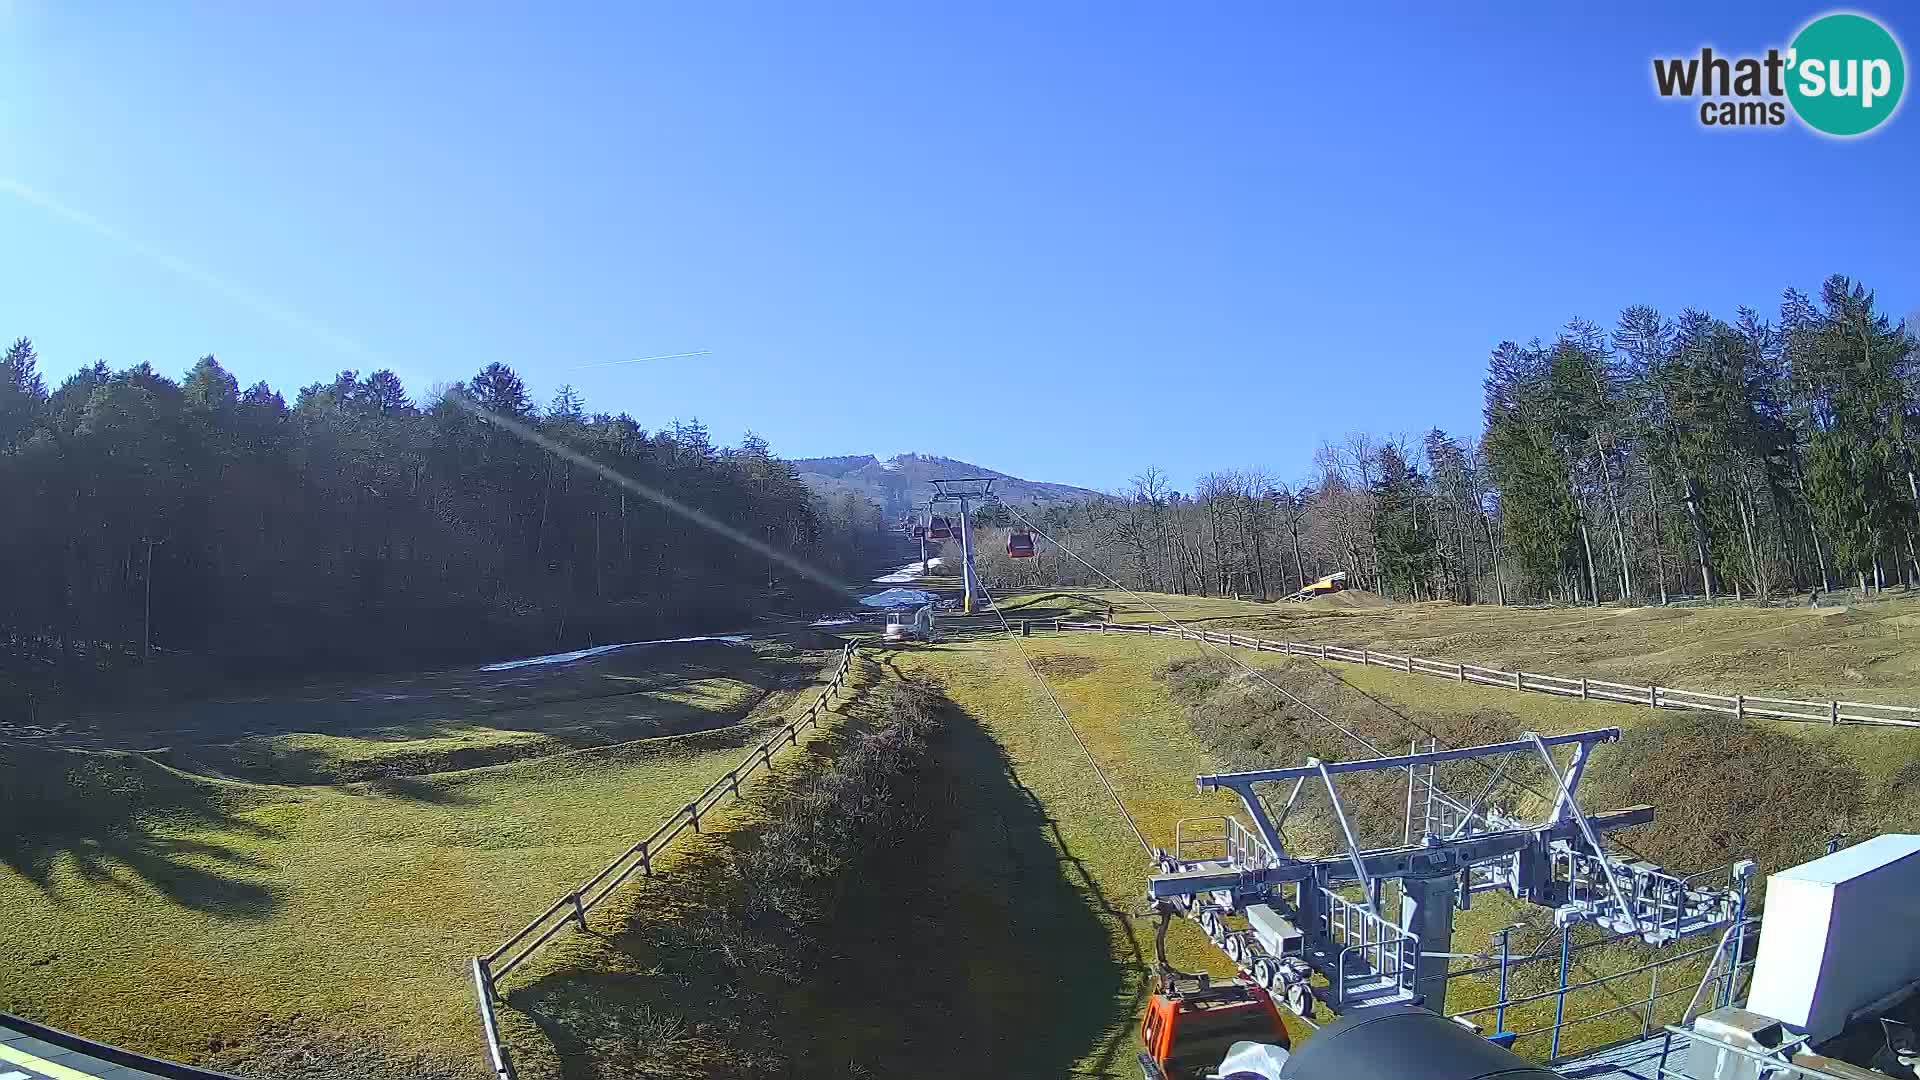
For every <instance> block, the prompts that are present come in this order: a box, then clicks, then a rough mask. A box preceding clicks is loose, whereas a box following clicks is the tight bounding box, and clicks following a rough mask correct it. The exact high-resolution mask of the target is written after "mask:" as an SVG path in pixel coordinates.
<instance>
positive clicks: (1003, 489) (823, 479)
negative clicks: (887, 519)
mask: <svg viewBox="0 0 1920 1080" xmlns="http://www.w3.org/2000/svg"><path fill="white" fill-rule="evenodd" d="M793 467H794V468H796V469H798V470H799V471H800V479H801V480H803V481H805V482H806V485H807V487H808V488H810V489H812V490H813V491H814V492H816V493H818V494H820V495H823V496H829V497H831V496H835V495H839V494H841V493H842V492H849V491H850V492H853V493H854V494H856V495H860V496H863V497H865V498H868V499H872V500H873V501H874V502H876V503H879V504H880V509H881V510H882V511H883V512H885V513H886V514H889V515H893V514H898V513H902V512H904V511H905V510H907V509H908V508H909V507H911V506H914V505H915V504H919V503H925V502H926V500H927V496H928V495H930V494H932V492H933V485H932V484H931V483H930V482H929V481H931V480H933V479H934V478H936V477H938V478H943V479H951V478H957V477H962V476H991V477H993V478H994V479H995V481H996V483H995V484H994V485H993V489H994V491H995V492H996V493H997V494H998V495H999V496H1000V497H1001V498H1002V499H1005V500H1006V501H1008V502H1012V503H1019V504H1021V505H1023V506H1038V505H1044V504H1046V503H1054V502H1067V501H1069V500H1073V499H1085V498H1088V497H1091V496H1097V495H1099V494H1100V493H1099V492H1097V491H1090V490H1088V489H1086V488H1077V487H1071V486H1069V485H1067V484H1046V483H1041V482H1039V481H1037V480H1022V479H1020V478H1019V477H1017V476H1008V475H1007V474H1006V473H1003V472H998V471H996V470H993V469H989V468H987V467H985V466H983V465H974V464H971V463H969V462H965V461H955V460H954V459H952V458H943V457H933V456H931V455H927V454H901V455H899V456H898V457H895V458H893V459H891V460H889V461H881V460H880V459H879V458H877V457H874V456H873V455H872V454H855V455H847V456H844V457H821V458H800V459H798V460H796V461H795V462H794V463H793Z"/></svg>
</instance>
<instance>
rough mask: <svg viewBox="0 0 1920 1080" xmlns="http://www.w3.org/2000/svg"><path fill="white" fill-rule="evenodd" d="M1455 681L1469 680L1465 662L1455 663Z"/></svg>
mask: <svg viewBox="0 0 1920 1080" xmlns="http://www.w3.org/2000/svg"><path fill="white" fill-rule="evenodd" d="M1453 681H1454V682H1466V681H1467V665H1465V664H1455V665H1453Z"/></svg>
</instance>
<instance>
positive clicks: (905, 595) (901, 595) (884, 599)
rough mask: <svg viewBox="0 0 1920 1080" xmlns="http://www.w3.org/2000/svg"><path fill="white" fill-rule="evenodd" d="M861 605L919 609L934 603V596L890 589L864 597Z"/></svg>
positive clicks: (918, 591) (913, 590)
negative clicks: (921, 606) (922, 605)
mask: <svg viewBox="0 0 1920 1080" xmlns="http://www.w3.org/2000/svg"><path fill="white" fill-rule="evenodd" d="M860 603H861V604H862V605H864V606H866V607H871V608H906V607H919V606H920V605H921V604H931V603H933V594H932V593H930V592H924V591H922V590H920V589H888V590H887V591H885V592H877V593H874V594H873V595H872V596H868V597H863V598H862V599H861V600H860Z"/></svg>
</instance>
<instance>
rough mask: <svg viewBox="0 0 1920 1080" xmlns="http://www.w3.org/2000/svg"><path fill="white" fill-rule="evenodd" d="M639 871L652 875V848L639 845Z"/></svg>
mask: <svg viewBox="0 0 1920 1080" xmlns="http://www.w3.org/2000/svg"><path fill="white" fill-rule="evenodd" d="M640 872H641V873H642V874H645V875H646V876H647V877H652V876H653V849H652V848H650V847H648V846H646V845H645V844H642V845H640Z"/></svg>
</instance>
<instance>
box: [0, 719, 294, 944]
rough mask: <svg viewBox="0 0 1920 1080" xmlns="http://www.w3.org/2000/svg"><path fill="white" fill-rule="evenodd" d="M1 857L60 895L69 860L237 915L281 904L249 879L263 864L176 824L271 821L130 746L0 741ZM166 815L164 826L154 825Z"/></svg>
mask: <svg viewBox="0 0 1920 1080" xmlns="http://www.w3.org/2000/svg"><path fill="white" fill-rule="evenodd" d="M0 820H4V821H5V822H7V828H6V829H5V830H4V831H0V865H4V866H5V867H6V868H7V869H8V870H11V871H12V872H13V873H15V874H18V875H19V876H20V877H22V878H24V879H26V880H27V881H30V882H32V883H33V884H34V885H35V886H36V887H37V888H38V889H39V890H40V891H41V892H42V893H43V894H44V895H45V896H46V897H47V898H48V899H49V900H51V901H52V902H54V903H60V902H62V896H61V893H60V890H59V887H58V883H57V882H56V880H55V877H56V873H57V871H58V870H59V869H60V867H61V866H62V864H63V863H64V864H66V865H67V866H68V867H70V869H71V870H72V872H73V873H75V874H77V875H78V876H79V877H80V878H81V880H83V881H85V882H87V883H88V884H90V885H98V886H110V887H113V888H119V889H123V890H129V891H130V890H133V889H135V888H137V887H139V886H142V885H144V886H145V887H147V888H150V889H152V890H153V891H154V892H157V893H159V894H160V895H161V896H162V897H165V898H166V899H167V900H168V901H169V902H171V903H175V904H178V905H180V906H182V907H187V908H192V909H193V910H196V911H205V912H210V913H213V914H217V915H224V916H228V917H232V918H237V919H261V918H265V917H267V916H268V915H270V914H272V913H273V912H274V911H276V910H277V909H278V908H279V907H280V903H281V901H280V898H279V897H278V896H276V895H275V894H274V892H273V890H272V889H270V888H269V887H267V886H265V885H261V884H259V883H257V882H254V881H250V880H246V878H245V877H243V876H241V874H242V873H243V872H245V871H258V870H263V869H266V864H264V863H263V862H261V861H260V860H259V859H256V858H254V857H253V856H251V855H248V854H246V853H244V852H242V851H239V850H237V849H235V848H232V847H229V846H227V845H225V844H221V843H217V842H215V841H212V840H205V839H195V838H190V837H188V836H182V835H179V834H181V833H203V834H219V833H243V834H247V835H251V836H268V835H271V831H270V830H268V829H265V828H263V827H261V826H259V825H255V824H253V823H251V822H248V821H246V820H244V819H242V818H239V817H236V816H235V815H234V814H233V813H232V812H231V809H230V806H229V804H228V802H227V800H226V798H224V793H222V792H220V791H218V789H216V788H214V787H212V786H211V785H207V784H204V783H200V782H197V781H195V780H193V779H192V778H190V777H185V776H181V775H180V774H178V773H175V772H173V771H171V770H169V769H166V768H164V767H162V766H160V765H158V764H157V763H155V762H152V761H149V760H147V759H146V758H144V757H141V756H139V755H136V754H117V753H93V752H84V751H66V750H24V749H20V748H4V749H0ZM163 820H164V821H165V822H166V823H167V825H168V826H169V828H168V829H167V831H166V832H161V831H158V830H157V829H156V828H155V825H156V824H157V823H158V822H160V821H163Z"/></svg>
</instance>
